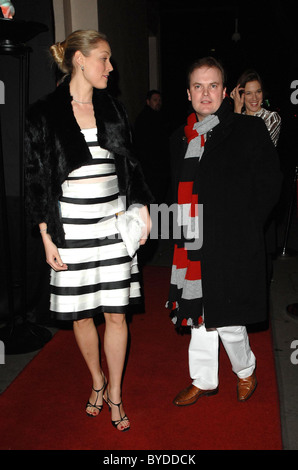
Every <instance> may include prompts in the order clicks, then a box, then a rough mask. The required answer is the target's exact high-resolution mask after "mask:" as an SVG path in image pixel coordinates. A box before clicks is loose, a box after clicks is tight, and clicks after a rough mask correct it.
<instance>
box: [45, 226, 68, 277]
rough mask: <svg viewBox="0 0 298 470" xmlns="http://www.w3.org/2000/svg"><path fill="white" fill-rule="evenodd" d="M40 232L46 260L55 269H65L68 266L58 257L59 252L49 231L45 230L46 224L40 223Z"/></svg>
mask: <svg viewBox="0 0 298 470" xmlns="http://www.w3.org/2000/svg"><path fill="white" fill-rule="evenodd" d="M39 227H40V233H41V237H42V241H43V246H44V250H45V254H46V262H47V263H48V264H49V265H50V266H51V268H53V269H54V270H55V271H66V270H67V269H68V266H67V265H66V264H65V263H63V261H62V259H61V258H60V254H59V251H58V248H57V247H56V245H55V244H54V243H53V242H52V238H51V236H50V234H49V233H47V232H46V225H45V224H40V226H39Z"/></svg>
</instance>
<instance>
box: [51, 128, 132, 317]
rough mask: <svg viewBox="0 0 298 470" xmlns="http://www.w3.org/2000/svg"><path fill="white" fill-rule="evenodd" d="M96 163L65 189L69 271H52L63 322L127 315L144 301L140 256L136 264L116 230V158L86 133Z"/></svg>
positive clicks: (54, 301)
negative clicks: (128, 308)
mask: <svg viewBox="0 0 298 470" xmlns="http://www.w3.org/2000/svg"><path fill="white" fill-rule="evenodd" d="M81 132H82V133H83V134H84V137H85V140H86V142H87V144H88V146H89V149H90V152H91V155H92V160H91V161H90V163H88V164H87V165H84V166H82V167H80V168H78V169H77V170H74V171H72V172H71V173H70V174H69V175H68V178H67V179H66V181H65V182H64V183H63V185H62V197H61V198H60V208H61V217H62V222H63V227H64V231H65V239H66V245H65V247H63V248H59V247H58V249H59V253H60V256H61V259H62V261H63V263H66V264H67V266H68V270H67V271H60V272H56V271H54V270H53V269H52V270H51V282H50V285H51V298H50V310H51V311H52V312H53V316H54V317H55V318H57V319H59V320H79V319H82V318H88V317H93V316H94V315H96V314H97V313H102V312H106V313H125V312H126V310H127V307H128V305H129V304H130V303H133V302H134V301H136V300H138V299H139V297H140V284H139V279H138V274H139V271H138V264H137V257H136V256H135V257H134V258H133V259H131V258H130V257H129V256H128V253H127V250H126V247H125V245H124V243H123V241H122V239H121V238H120V235H119V233H118V230H117V228H116V226H115V213H116V212H118V211H120V210H123V207H122V206H121V204H122V203H121V199H120V198H119V189H118V180H117V175H116V171H115V163H114V158H113V154H111V153H110V152H109V151H107V150H105V149H102V148H101V147H100V146H99V145H98V142H97V135H96V132H97V129H96V128H95V129H85V130H82V131H81Z"/></svg>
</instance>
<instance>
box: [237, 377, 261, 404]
mask: <svg viewBox="0 0 298 470" xmlns="http://www.w3.org/2000/svg"><path fill="white" fill-rule="evenodd" d="M257 385H258V382H257V378H256V373H255V372H254V373H253V374H252V375H251V376H250V377H247V378H245V379H239V377H238V384H237V396H238V400H239V401H246V400H248V399H249V398H250V397H251V396H252V394H253V393H254V391H255V389H256V386H257Z"/></svg>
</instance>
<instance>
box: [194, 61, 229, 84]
mask: <svg viewBox="0 0 298 470" xmlns="http://www.w3.org/2000/svg"><path fill="white" fill-rule="evenodd" d="M201 67H210V68H211V67H215V68H217V69H218V70H219V71H220V73H221V76H222V83H223V87H225V86H226V73H225V70H224V68H223V66H222V64H221V63H220V61H219V60H217V59H215V58H214V57H212V56H210V57H203V58H201V59H198V60H196V61H195V62H193V63H192V64H191V66H190V67H189V69H188V74H187V86H188V87H189V84H190V76H191V74H192V73H193V72H194V70H196V69H200V68H201Z"/></svg>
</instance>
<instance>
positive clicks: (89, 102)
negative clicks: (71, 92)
mask: <svg viewBox="0 0 298 470" xmlns="http://www.w3.org/2000/svg"><path fill="white" fill-rule="evenodd" d="M72 99H73V101H75V102H76V103H80V104H91V103H92V101H78V100H75V99H74V98H72Z"/></svg>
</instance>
